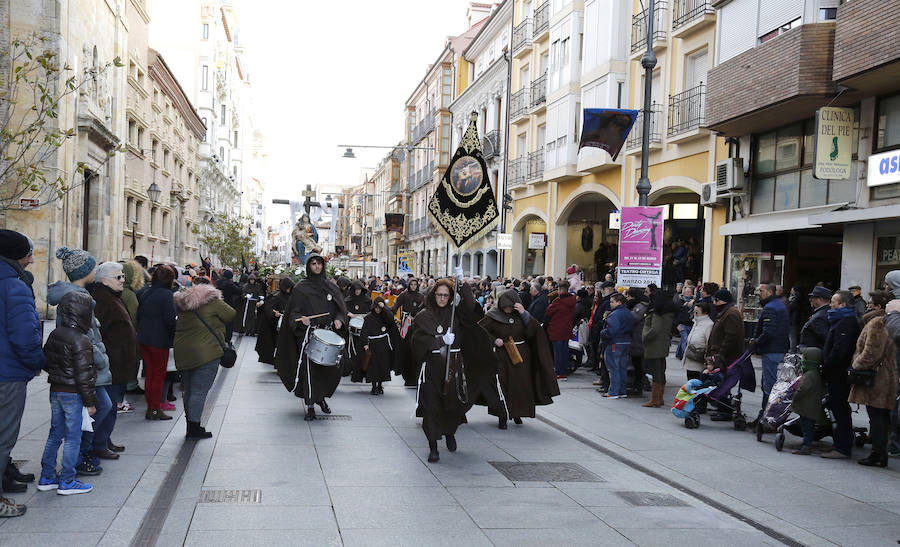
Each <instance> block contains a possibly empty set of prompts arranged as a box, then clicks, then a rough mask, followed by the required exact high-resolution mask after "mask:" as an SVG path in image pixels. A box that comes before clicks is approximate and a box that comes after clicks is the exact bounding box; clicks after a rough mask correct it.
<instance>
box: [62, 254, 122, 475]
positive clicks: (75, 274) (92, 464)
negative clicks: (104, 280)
mask: <svg viewBox="0 0 900 547" xmlns="http://www.w3.org/2000/svg"><path fill="white" fill-rule="evenodd" d="M56 257H57V258H59V259H60V260H62V263H63V271H64V272H65V273H66V277H68V278H69V281H58V282H56V283H53V284H52V285H50V286H49V287H47V302H49V303H50V305H51V306H56V305H58V304H59V302H60V301H61V300H62V297H63V296H65V295H66V294H68V293H70V292H80V293H83V294H86V295H88V296H90V293H88V290H87V285H88V284H90V283H92V282H93V281H94V277H95V275H96V274H95V269H96V266H97V261H96V260H94V257H93V256H91V254H90V253H89V252H87V251H84V250H81V249H69V248H68V247H60V248H59V249H57V250H56ZM56 326H57V327H59V326H61V323H60V318H59V315H57V317H56ZM88 338H90V339H91V344H92V346H93V348H94V370H95V371H96V373H97V384H96V385H97V387H103V388H105V387H106V386H108V385H110V384H112V373H110V371H109V356H107V354H106V345H105V344H104V343H103V336H102V335H101V334H100V321H99V320H98V319H97V317H96V316H95V315H94V313H93V311H92V312H91V328H90V330H89V331H88ZM115 411H116V410H115V407H113V405H112V401H111V400H110V398H109V394H107V392H106V389H99V390H97V413H96V414H95V415H94V420H95V421H96V422H98V423H102V422H104V421H105V420H106V417H107V415H108V414H109V413H110V412H115ZM102 471H103V468H102V467H100V461H99V459H98V458H97V457H95V456H91V455H87V456H86V457H85V458H83V459H82V461H81V462H80V463H79V464H78V472H79V473H81V474H83V475H99V474H100V473H101V472H102Z"/></svg>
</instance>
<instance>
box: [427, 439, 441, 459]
mask: <svg viewBox="0 0 900 547" xmlns="http://www.w3.org/2000/svg"><path fill="white" fill-rule="evenodd" d="M428 450H429V452H428V462H429V463H434V462H436V461H438V460H440V459H441V455H440V454H439V453H438V449H437V441H428Z"/></svg>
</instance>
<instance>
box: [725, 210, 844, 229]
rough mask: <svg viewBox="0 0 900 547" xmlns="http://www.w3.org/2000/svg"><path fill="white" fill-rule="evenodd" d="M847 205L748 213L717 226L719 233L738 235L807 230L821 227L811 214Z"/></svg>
mask: <svg viewBox="0 0 900 547" xmlns="http://www.w3.org/2000/svg"><path fill="white" fill-rule="evenodd" d="M844 205H847V204H846V203H835V204H833V205H821V206H818V207H806V208H803V209H791V210H790V211H778V212H775V213H761V214H758V215H750V216H749V217H747V218H742V219H740V220H735V221H733V222H729V223H728V224H725V225H724V226H722V227H721V228H719V235H723V236H739V235H746V234H764V233H768V232H786V231H790V230H808V229H810V228H821V226H822V225H821V224H816V223H815V222H812V221H811V217H812V216H813V215H821V214H823V213H830V212H831V211H834V210H835V209H839V208H841V207H843V206H844Z"/></svg>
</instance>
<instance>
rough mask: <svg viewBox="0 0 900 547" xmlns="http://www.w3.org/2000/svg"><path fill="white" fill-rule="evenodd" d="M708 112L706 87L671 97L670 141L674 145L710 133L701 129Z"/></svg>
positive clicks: (692, 89) (688, 90)
mask: <svg viewBox="0 0 900 547" xmlns="http://www.w3.org/2000/svg"><path fill="white" fill-rule="evenodd" d="M705 111H706V86H705V85H704V84H703V83H701V84H700V85H698V86H697V87H694V88H691V89H687V90H685V91H682V92H681V93H679V94H677V95H670V96H669V124H668V125H669V129H668V137H669V138H668V140H669V142H672V143H677V142H682V141H686V140H689V139H692V138H695V137H698V136H706V135H708V134H709V132H708V131H707V130H705V129H701V128H702V127H703V124H704V113H705Z"/></svg>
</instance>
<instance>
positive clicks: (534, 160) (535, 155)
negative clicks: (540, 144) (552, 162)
mask: <svg viewBox="0 0 900 547" xmlns="http://www.w3.org/2000/svg"><path fill="white" fill-rule="evenodd" d="M543 177H544V149H543V148H540V149H539V150H535V151H534V152H531V153H529V154H528V166H527V170H526V172H525V178H526V180H528V181H529V182H530V181H533V180H540V179H542V178H543Z"/></svg>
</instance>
